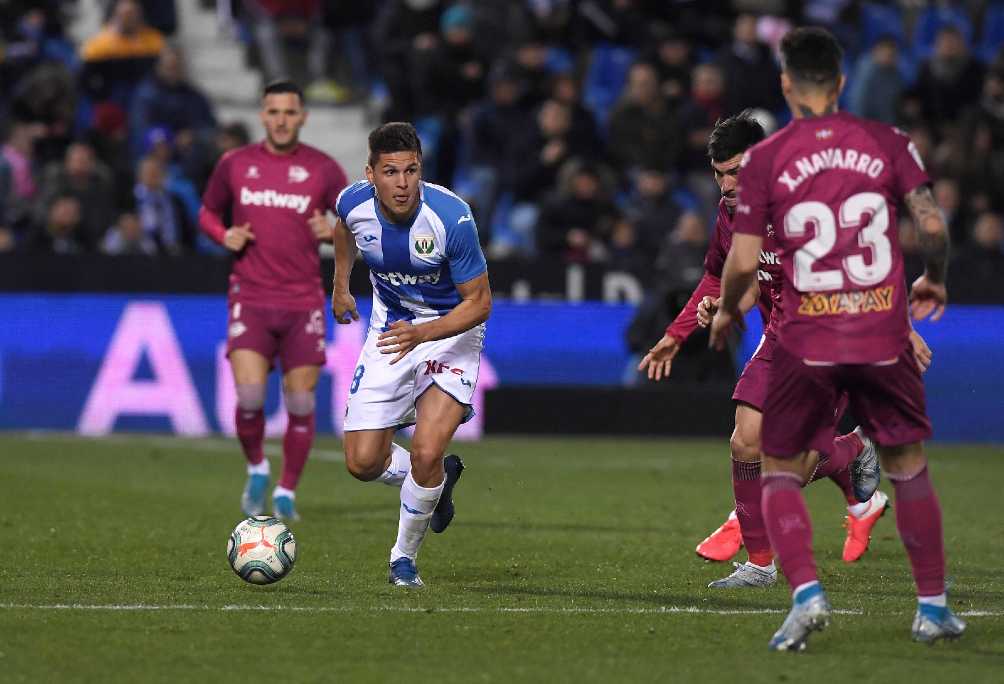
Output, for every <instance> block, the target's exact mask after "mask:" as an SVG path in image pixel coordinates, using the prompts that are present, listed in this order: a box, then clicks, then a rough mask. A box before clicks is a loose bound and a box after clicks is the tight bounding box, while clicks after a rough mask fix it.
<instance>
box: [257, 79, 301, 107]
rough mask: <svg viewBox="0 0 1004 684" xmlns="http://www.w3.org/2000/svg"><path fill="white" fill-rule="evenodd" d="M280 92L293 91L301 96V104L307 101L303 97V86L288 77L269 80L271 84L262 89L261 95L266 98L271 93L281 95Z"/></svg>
mask: <svg viewBox="0 0 1004 684" xmlns="http://www.w3.org/2000/svg"><path fill="white" fill-rule="evenodd" d="M280 93H292V94H293V95H296V96H297V97H298V98H300V104H304V103H305V102H306V100H305V98H304V97H303V88H301V87H300V86H298V85H297V84H296V83H294V82H293V81H290V80H288V79H280V80H278V81H271V82H269V84H268V85H266V86H265V90H263V91H262V94H261V96H262V97H263V98H265V97H268V96H269V95H279V94H280Z"/></svg>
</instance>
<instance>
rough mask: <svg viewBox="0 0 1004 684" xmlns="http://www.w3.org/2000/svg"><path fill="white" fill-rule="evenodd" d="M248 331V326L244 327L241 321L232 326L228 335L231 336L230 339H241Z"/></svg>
mask: <svg viewBox="0 0 1004 684" xmlns="http://www.w3.org/2000/svg"><path fill="white" fill-rule="evenodd" d="M247 330H248V327H247V326H246V325H244V324H243V323H241V322H240V321H235V322H234V323H231V324H230V328H229V329H228V330H227V334H228V335H230V337H240V336H241V335H243V334H244V333H246V332H247Z"/></svg>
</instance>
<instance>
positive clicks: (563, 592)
mask: <svg viewBox="0 0 1004 684" xmlns="http://www.w3.org/2000/svg"><path fill="white" fill-rule="evenodd" d="M467 591H472V592H476V593H481V594H495V595H501V596H537V597H565V598H572V599H592V600H595V601H615V602H623V603H633V604H639V603H641V604H646V605H650V606H653V607H662V606H672V607H679V608H682V607H691V606H692V607H695V608H699V609H703V610H785V609H787V608H788V597H787V594H786V593H784V592H779V593H777V594H776V595H773V594H766V593H761V594H759V600H755V597H751V596H750V595H749V594H748V593H747V594H739V593H731V592H730V593H728V594H726V593H720V594H714V595H711V594H700V593H694V592H692V591H687V592H683V593H680V594H671V593H669V592H664V591H654V592H645V593H641V592H624V591H608V590H605V589H600V588H595V589H593V588H581V589H562V588H558V587H527V586H518V585H513V584H496V585H494V586H491V587H469V588H467ZM750 599H754V600H750ZM576 605H581V604H578V603H577V604H576ZM596 607H597V608H603V607H604V606H596ZM627 607H630V606H625V608H627ZM635 607H637V606H635Z"/></svg>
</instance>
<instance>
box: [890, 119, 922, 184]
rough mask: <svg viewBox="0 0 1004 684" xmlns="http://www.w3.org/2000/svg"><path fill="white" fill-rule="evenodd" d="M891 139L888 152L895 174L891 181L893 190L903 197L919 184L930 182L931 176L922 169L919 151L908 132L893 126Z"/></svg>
mask: <svg viewBox="0 0 1004 684" xmlns="http://www.w3.org/2000/svg"><path fill="white" fill-rule="evenodd" d="M891 140H892V144H891V150H890V154H891V156H892V168H893V173H894V176H895V179H894V181H893V182H894V183H895V191H896V195H897V196H898V197H904V196H906V195H907V194H908V193H910V192H912V191H913V190H916V189H917V188H919V187H920V186H922V185H927V184H928V183H930V182H931V178H930V176H928V175H927V171H926V170H925V169H924V161H923V160H922V159H921V158H920V151H919V150H917V146H916V145H914V144H913V141H912V140H911V139H910V136H909V135H908V134H906V133H904V132H903V131H901V130H899V129H896V128H894V129H893V135H892V137H891Z"/></svg>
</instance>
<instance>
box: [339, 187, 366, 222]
mask: <svg viewBox="0 0 1004 684" xmlns="http://www.w3.org/2000/svg"><path fill="white" fill-rule="evenodd" d="M374 197H375V193H374V192H373V186H372V185H370V184H369V182H368V181H364V180H363V181H357V182H355V183H353V184H352V185H350V186H348V187H347V188H345V189H344V190H342V192H341V193H340V194H339V195H338V199H337V200H336V201H335V213H336V214H338V218H340V219H342V221H345V217H346V216H348V215H349V213H350V212H351V211H352V210H353V209H355V208H356V207H358V206H359V205H360V204H362V203H363V202H365V201H366V200H368V199H373V198H374Z"/></svg>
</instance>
